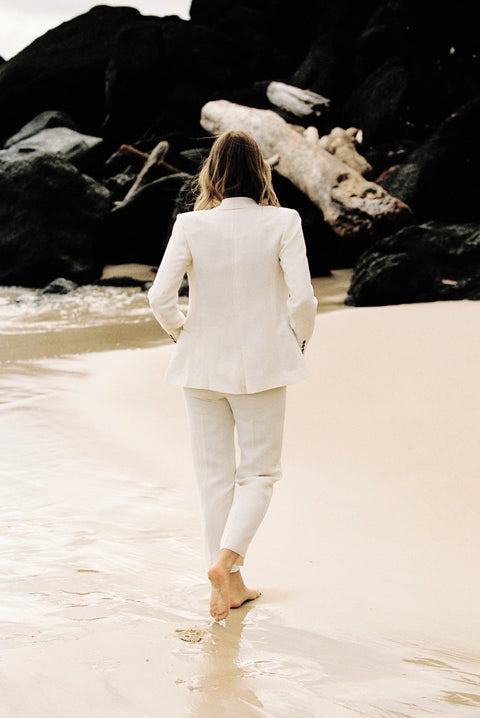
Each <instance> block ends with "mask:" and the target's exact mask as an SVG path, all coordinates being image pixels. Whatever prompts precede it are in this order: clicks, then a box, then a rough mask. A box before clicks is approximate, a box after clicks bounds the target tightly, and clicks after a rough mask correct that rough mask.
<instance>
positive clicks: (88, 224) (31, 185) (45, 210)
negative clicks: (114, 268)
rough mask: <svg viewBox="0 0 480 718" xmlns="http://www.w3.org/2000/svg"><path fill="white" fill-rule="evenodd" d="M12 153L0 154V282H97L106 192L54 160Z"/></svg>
mask: <svg viewBox="0 0 480 718" xmlns="http://www.w3.org/2000/svg"><path fill="white" fill-rule="evenodd" d="M12 155H13V156H15V155H14V153H13V152H12V150H7V151H2V152H0V220H1V221H0V284H18V285H21V286H27V287H45V285H47V284H48V283H49V282H51V281H52V280H54V279H56V278H57V277H64V278H65V279H69V280H72V281H74V282H77V283H78V284H85V283H88V282H91V281H93V280H95V279H97V277H99V276H100V274H101V270H102V267H103V264H104V257H103V246H102V235H101V225H102V220H103V218H104V216H105V214H106V213H107V211H108V208H109V204H110V195H109V192H108V190H107V189H105V187H103V186H102V185H100V184H98V183H97V182H95V181H94V180H93V179H91V178H90V177H87V176H86V175H83V174H81V173H80V172H79V170H78V169H77V168H75V167H74V166H73V165H71V164H69V163H68V162H66V161H65V160H63V159H61V158H59V157H55V156H52V155H45V154H40V153H37V152H34V153H32V154H31V155H26V156H25V157H22V155H18V156H17V158H16V159H15V160H14V161H12Z"/></svg>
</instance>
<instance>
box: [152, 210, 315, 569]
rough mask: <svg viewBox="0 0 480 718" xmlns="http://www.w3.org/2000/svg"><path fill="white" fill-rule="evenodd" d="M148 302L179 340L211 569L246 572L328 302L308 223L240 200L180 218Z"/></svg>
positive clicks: (174, 377)
mask: <svg viewBox="0 0 480 718" xmlns="http://www.w3.org/2000/svg"><path fill="white" fill-rule="evenodd" d="M185 272H187V275H188V282H189V305H188V312H187V315H186V316H185V314H184V313H183V312H182V310H181V308H180V306H179V304H178V290H179V287H180V284H181V282H182V279H183V276H184V274H185ZM148 298H149V301H150V305H151V308H152V311H153V313H154V315H155V317H156V318H157V320H158V321H159V323H160V324H161V325H162V326H163V328H164V329H165V330H166V331H167V332H168V333H169V334H170V336H171V337H172V338H173V339H174V340H175V341H177V344H176V347H175V350H174V352H173V355H172V357H171V360H170V363H169V366H168V369H167V373H166V377H165V379H166V381H167V382H168V383H171V384H177V385H180V386H183V387H185V397H186V403H187V411H188V416H189V423H190V429H191V436H192V450H193V458H194V464H195V470H196V474H197V478H198V483H199V491H200V498H201V503H202V507H203V519H204V529H205V537H206V548H207V556H208V560H209V561H210V562H213V561H214V560H216V556H217V554H218V551H219V548H229V549H231V550H233V551H235V552H236V553H238V554H239V555H240V558H239V559H238V561H237V564H241V563H243V556H244V555H245V552H246V549H247V547H248V545H249V543H250V541H251V538H252V537H253V535H254V533H255V531H256V529H257V528H258V525H259V524H260V521H261V520H262V518H263V515H264V513H265V511H266V508H267V506H268V502H269V501H270V497H271V493H272V487H273V483H274V482H275V481H276V480H278V478H280V476H281V468H280V452H281V443H282V432H283V419H284V406H285V386H286V385H287V384H291V383H293V382H296V381H299V380H300V379H303V378H305V377H306V376H307V375H308V371H307V368H306V364H305V360H304V357H303V356H302V353H303V350H304V348H305V346H306V344H307V342H308V340H309V339H310V337H311V335H312V332H313V329H314V326H315V315H316V306H317V301H316V299H315V297H314V294H313V289H312V285H311V280H310V274H309V270H308V263H307V257H306V251H305V242H304V239H303V233H302V228H301V221H300V217H299V215H298V213H297V212H296V211H295V210H292V209H287V208H283V207H271V206H260V205H258V204H257V203H256V202H255V201H254V200H253V199H250V198H248V197H231V198H226V199H224V200H223V201H222V203H221V204H220V205H219V206H218V207H215V208H214V209H209V210H200V211H195V212H187V213H184V214H180V215H178V216H177V219H176V222H175V225H174V228H173V231H172V236H171V238H170V240H169V243H168V245H167V248H166V250H165V253H164V256H163V259H162V262H161V264H160V267H159V270H158V273H157V276H156V278H155V281H154V283H153V285H152V287H151V289H150V290H149V293H148ZM235 425H236V427H237V433H238V439H239V445H240V450H241V459H240V464H239V466H238V468H235V463H236V460H235V447H234V442H233V435H234V426H235ZM226 544H228V545H226Z"/></svg>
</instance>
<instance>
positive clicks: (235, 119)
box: [200, 100, 411, 236]
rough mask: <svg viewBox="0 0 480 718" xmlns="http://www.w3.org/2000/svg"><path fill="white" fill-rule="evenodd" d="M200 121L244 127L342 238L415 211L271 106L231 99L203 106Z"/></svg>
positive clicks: (216, 128)
mask: <svg viewBox="0 0 480 718" xmlns="http://www.w3.org/2000/svg"><path fill="white" fill-rule="evenodd" d="M200 122H201V124H202V126H203V127H204V128H205V129H206V130H207V131H208V132H211V133H212V134H220V133H221V132H224V131H225V130H245V131H246V132H249V133H250V134H251V135H252V137H254V138H255V140H256V141H257V142H258V144H259V146H260V149H261V151H262V154H263V156H264V157H265V158H274V157H275V160H277V157H276V155H278V161H275V169H276V170H277V172H279V173H280V174H281V175H283V176H284V177H287V178H288V179H289V180H290V181H291V182H292V183H293V184H294V185H295V186H296V187H298V188H299V189H300V190H301V191H302V192H304V193H305V194H306V195H307V196H308V197H309V198H310V200H311V201H312V202H313V203H314V204H316V205H317V207H319V208H320V209H321V210H322V212H323V216H324V219H325V221H326V222H328V224H329V225H330V226H331V227H332V228H333V230H334V231H335V232H336V233H337V234H338V235H340V236H355V235H358V234H363V233H364V232H366V231H367V232H375V230H376V229H377V227H378V225H380V224H384V223H393V224H395V225H401V224H405V223H406V222H407V221H408V218H409V217H410V214H411V213H410V209H409V208H408V207H407V205H406V204H404V203H403V202H401V201H400V200H399V199H396V198H395V197H392V196H391V195H389V194H388V193H387V192H385V190H383V189H382V187H379V186H378V185H376V184H374V183H373V182H368V181H367V180H365V179H364V177H362V175H360V174H359V173H358V172H356V171H355V170H354V169H352V168H351V167H348V166H347V165H346V164H345V163H344V162H341V161H340V160H339V159H337V158H336V157H335V156H334V155H331V154H330V153H329V152H327V151H326V150H324V149H322V148H321V147H320V146H319V144H318V143H314V142H310V141H308V140H306V139H305V138H304V136H303V134H301V133H299V132H297V131H296V130H294V129H293V128H292V127H291V125H289V124H288V123H287V122H285V120H283V119H282V118H281V117H279V115H277V114H276V113H275V112H273V111H272V110H259V109H256V108H252V107H245V106H244V105H237V104H235V103H233V102H228V101H227V100H213V101H211V102H207V104H206V105H204V106H203V108H202V113H201V119H200Z"/></svg>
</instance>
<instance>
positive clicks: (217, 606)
mask: <svg viewBox="0 0 480 718" xmlns="http://www.w3.org/2000/svg"><path fill="white" fill-rule="evenodd" d="M228 573H229V572H228V570H227V569H226V568H225V567H224V566H223V565H222V564H221V563H220V562H219V561H217V563H215V564H214V565H213V566H212V567H211V569H210V570H209V572H208V580H209V581H210V584H211V586H212V593H211V595H210V615H211V616H212V618H214V619H215V621H223V619H224V618H226V617H227V616H228V612H229V610H230V593H229V580H228Z"/></svg>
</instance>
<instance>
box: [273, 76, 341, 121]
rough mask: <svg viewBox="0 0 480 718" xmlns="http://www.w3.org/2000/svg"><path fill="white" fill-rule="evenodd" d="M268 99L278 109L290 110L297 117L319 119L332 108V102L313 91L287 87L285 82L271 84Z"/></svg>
mask: <svg viewBox="0 0 480 718" xmlns="http://www.w3.org/2000/svg"><path fill="white" fill-rule="evenodd" d="M267 98H268V99H269V101H270V102H271V103H272V105H276V106H277V107H281V108H282V109H283V110H288V112H290V113H291V114H292V115H296V116H297V117H310V116H311V115H315V116H317V117H319V116H320V115H323V114H325V112H326V111H327V110H328V109H329V107H330V100H327V98H326V97H322V95H318V94H317V93H316V92H312V91H311V90H302V89H301V88H300V87H294V86H293V85H286V84H285V83H284V82H270V83H269V84H268V86H267Z"/></svg>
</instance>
